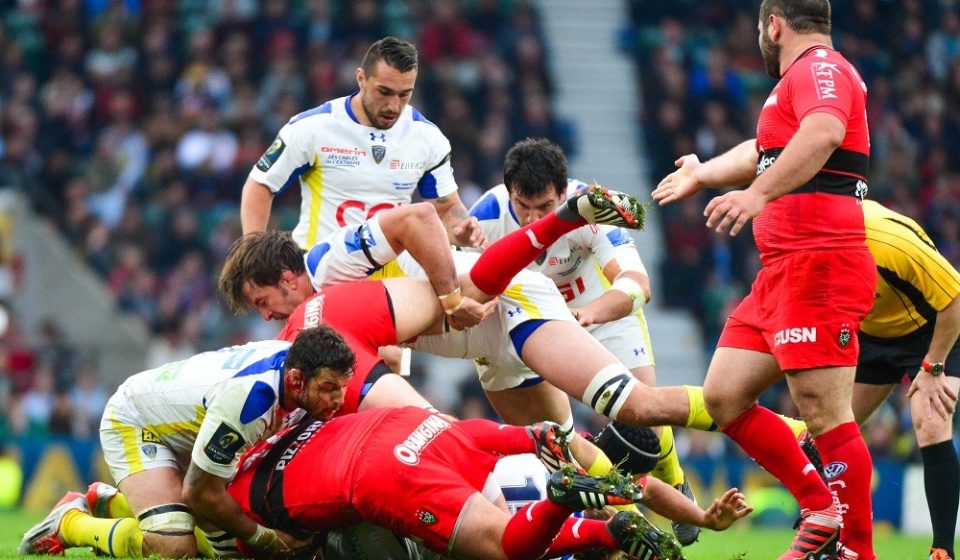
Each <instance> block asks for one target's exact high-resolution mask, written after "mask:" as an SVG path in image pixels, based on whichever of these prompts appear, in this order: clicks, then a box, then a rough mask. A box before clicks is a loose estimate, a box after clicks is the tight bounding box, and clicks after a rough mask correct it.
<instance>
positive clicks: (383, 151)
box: [370, 146, 387, 163]
mask: <svg viewBox="0 0 960 560" xmlns="http://www.w3.org/2000/svg"><path fill="white" fill-rule="evenodd" d="M370 151H371V152H372V153H373V161H375V162H377V163H380V162H381V161H383V156H385V155H387V147H386V146H374V147H372V148H370Z"/></svg>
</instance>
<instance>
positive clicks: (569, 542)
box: [544, 517, 620, 558]
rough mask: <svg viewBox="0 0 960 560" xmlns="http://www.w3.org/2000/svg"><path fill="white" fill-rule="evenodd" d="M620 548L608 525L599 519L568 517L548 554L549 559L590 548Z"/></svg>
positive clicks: (546, 555)
mask: <svg viewBox="0 0 960 560" xmlns="http://www.w3.org/2000/svg"><path fill="white" fill-rule="evenodd" d="M600 547H602V548H610V549H617V548H619V547H620V545H619V544H617V541H616V540H615V539H614V538H613V535H611V534H610V531H609V530H607V523H606V522H605V521H600V520H598V519H580V518H577V517H568V518H567V520H566V521H565V522H564V523H563V527H561V528H560V533H558V534H557V538H555V539H553V542H552V543H551V544H550V548H548V549H547V553H546V554H544V556H545V557H547V558H559V557H561V556H563V555H565V554H573V553H575V552H580V551H581V550H584V549H588V548H600Z"/></svg>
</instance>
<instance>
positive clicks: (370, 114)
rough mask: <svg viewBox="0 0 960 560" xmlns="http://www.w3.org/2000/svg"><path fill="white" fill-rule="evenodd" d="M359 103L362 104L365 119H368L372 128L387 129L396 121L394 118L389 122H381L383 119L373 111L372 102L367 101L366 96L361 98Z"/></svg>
mask: <svg viewBox="0 0 960 560" xmlns="http://www.w3.org/2000/svg"><path fill="white" fill-rule="evenodd" d="M360 104H361V105H362V106H363V112H364V113H366V115H367V119H369V120H370V124H372V125H373V127H374V128H379V129H380V130H387V129H389V128H390V127H392V126H393V125H394V124H395V123H396V122H397V121H396V120H394V121H393V122H392V123H390V124H387V123H385V122H383V119H381V118H380V117H379V116H378V115H377V114H376V113H375V112H374V111H373V104H372V103H370V102H369V101H367V99H366V98H361V99H360Z"/></svg>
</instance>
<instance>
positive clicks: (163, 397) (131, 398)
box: [114, 340, 290, 452]
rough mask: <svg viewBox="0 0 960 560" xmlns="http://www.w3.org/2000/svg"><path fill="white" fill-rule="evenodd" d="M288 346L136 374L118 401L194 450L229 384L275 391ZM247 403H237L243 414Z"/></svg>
mask: <svg viewBox="0 0 960 560" xmlns="http://www.w3.org/2000/svg"><path fill="white" fill-rule="evenodd" d="M289 347H290V343H288V342H284V341H276V340H266V341H258V342H250V343H247V344H244V345H242V346H232V347H228V348H223V349H220V350H215V351H211V352H203V353H201V354H196V355H194V356H191V357H190V358H187V359H186V360H181V361H179V362H172V363H169V364H165V365H163V366H160V367H158V368H155V369H151V370H147V371H144V372H141V373H138V374H136V375H133V376H132V377H130V378H128V379H127V380H126V381H124V382H123V384H121V385H120V387H119V388H118V389H117V392H116V395H115V396H114V398H115V399H120V400H122V401H123V405H124V406H125V408H126V409H127V410H129V411H131V412H132V413H133V414H136V416H137V420H139V423H140V424H141V425H143V426H150V427H154V428H156V429H155V430H154V431H156V432H158V433H157V434H156V435H157V436H159V437H160V438H161V439H164V440H165V443H167V444H168V445H170V446H171V447H172V448H174V451H178V452H179V451H182V450H183V449H180V448H181V447H183V448H185V449H189V448H190V447H191V446H192V442H193V438H194V437H195V435H196V433H197V432H198V431H199V429H200V424H201V422H202V421H203V418H204V416H205V414H206V409H207V407H208V406H210V404H211V402H212V401H213V400H214V399H215V398H216V397H217V396H218V395H219V394H220V393H221V392H222V391H224V390H225V389H226V388H227V387H228V384H227V383H226V382H227V381H228V380H231V379H240V380H241V381H239V383H243V384H246V385H250V386H252V385H253V384H254V383H256V382H258V381H259V382H265V383H267V384H268V385H270V386H271V387H273V388H274V389H275V390H276V389H277V384H278V383H279V372H280V371H281V370H282V368H283V360H284V359H285V358H286V354H287V350H288V349H289ZM243 404H244V403H243V402H239V403H237V408H238V411H239V409H240V407H242V406H243Z"/></svg>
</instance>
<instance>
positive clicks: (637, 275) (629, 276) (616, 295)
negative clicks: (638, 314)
mask: <svg viewBox="0 0 960 560" xmlns="http://www.w3.org/2000/svg"><path fill="white" fill-rule="evenodd" d="M630 250H631V251H634V253H636V250H635V249H632V248H631V249H630ZM637 260H638V261H639V257H638V259H637ZM603 275H604V276H605V277H606V278H607V280H608V281H609V282H610V284H611V288H610V289H609V290H607V291H606V292H605V293H604V294H603V295H602V296H600V297H598V298H597V299H595V300H593V301H591V302H590V303H588V304H586V305H584V306H583V307H580V308H578V309H571V311H573V315H574V317H576V319H577V322H579V323H580V325H582V326H584V327H588V326H590V325H596V324H601V323H609V322H610V321H616V320H617V319H621V318H623V317H626V316H627V315H629V314H631V313H634V312H635V311H636V310H637V309H639V308H640V307H642V306H643V305H644V304H646V303H647V302H648V301H650V278H649V277H648V276H647V275H646V274H645V273H643V272H641V271H640V270H624V269H623V267H621V265H620V263H619V262H618V260H617V259H613V260H611V261H610V262H608V263H607V264H606V265H604V267H603Z"/></svg>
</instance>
